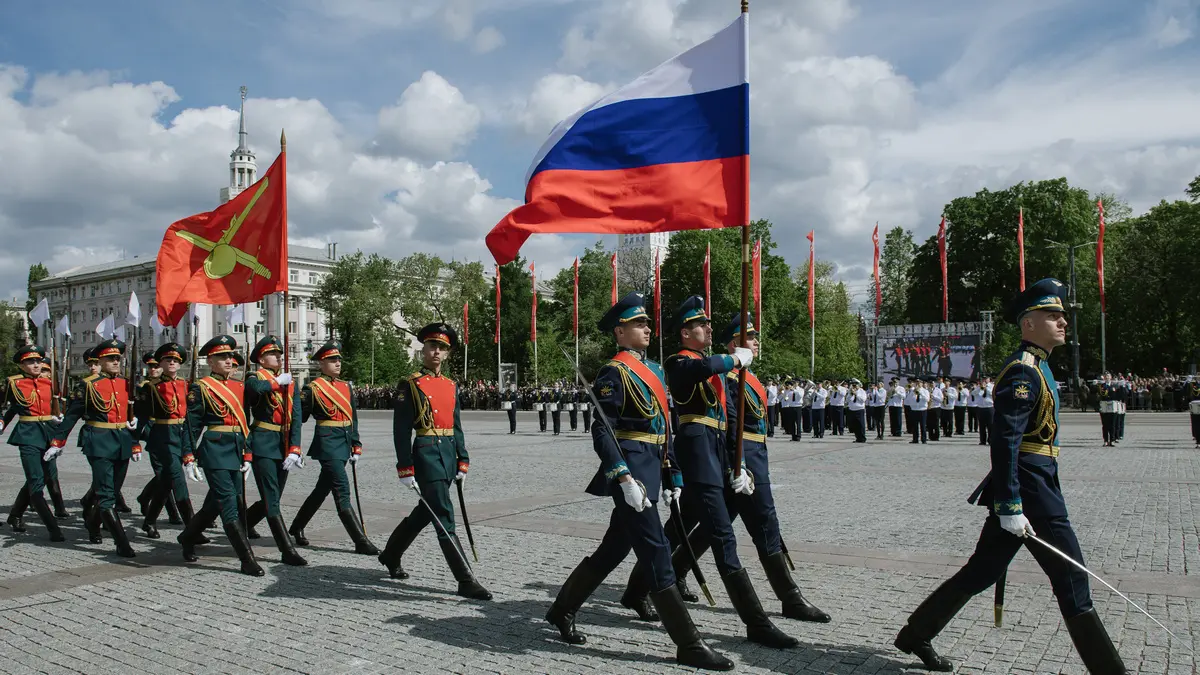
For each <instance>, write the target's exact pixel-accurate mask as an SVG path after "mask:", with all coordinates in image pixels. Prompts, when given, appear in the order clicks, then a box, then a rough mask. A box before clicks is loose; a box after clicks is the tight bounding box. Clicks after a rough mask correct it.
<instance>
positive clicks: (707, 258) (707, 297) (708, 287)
mask: <svg viewBox="0 0 1200 675" xmlns="http://www.w3.org/2000/svg"><path fill="white" fill-rule="evenodd" d="M711 267H712V244H708V245H707V246H706V247H705V249H704V313H705V314H707V315H709V316H710V317H711V316H712V311H713V310H712V279H711V277H710V270H711Z"/></svg>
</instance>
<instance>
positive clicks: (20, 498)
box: [7, 485, 29, 532]
mask: <svg viewBox="0 0 1200 675" xmlns="http://www.w3.org/2000/svg"><path fill="white" fill-rule="evenodd" d="M27 508H29V489H28V488H26V487H25V486H24V485H22V486H21V489H20V490H18V491H17V498H16V499H14V500H13V505H12V508H10V509H9V510H8V521H7V522H8V525H9V527H11V528H12V529H13V532H24V531H25V509H27Z"/></svg>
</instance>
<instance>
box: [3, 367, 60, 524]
mask: <svg viewBox="0 0 1200 675" xmlns="http://www.w3.org/2000/svg"><path fill="white" fill-rule="evenodd" d="M44 356H45V352H44V351H43V350H42V348H41V347H39V346H37V345H28V346H25V347H21V348H20V349H18V350H17V351H16V353H14V354H13V363H16V364H17V365H18V366H20V368H21V374H20V375H13V376H11V377H9V378H8V390H7V391H6V392H5V393H4V405H5V410H4V419H3V421H2V422H0V431H2V430H4V429H7V428H9V426H10V425H12V421H13V418H14V417H16V418H17V423H16V425H15V426H12V432H11V433H10V434H9V436H8V444H9V445H15V446H17V448H18V452H19V453H20V456H21V468H22V469H23V470H24V472H25V485H23V486H22V487H21V490H20V492H18V493H17V499H16V501H14V502H13V507H12V509H10V510H9V513H8V524H9V525H10V526H11V527H12V529H13V531H14V532H24V531H25V522H24V520H23V516H24V513H25V509H26V508H27V507H28V506H29V505H30V504H33V509H34V511H36V512H37V514H38V517H40V518H41V519H42V523H44V524H45V525H46V531H47V532H48V533H49V534H50V541H65V537H63V534H62V531H61V530H60V529H59V527H58V520H57V519H56V518H55V516H54V513H53V512H51V511H50V506H49V505H48V504H47V503H46V496H45V494H43V488H44V487H45V486H46V480H47V478H46V474H47V471H48V470H49V469H50V468H51V466H52V464H53V462H54V457H55V456H56V455H57V454H58V452H59V450H58V449H53V450H52V449H51V448H50V434H51V432H52V431H53V428H54V424H55V423H56V421H57V420H55V418H53V417H51V414H50V413H51V410H50V405H51V403H52V401H53V394H52V393H51V391H52V390H51V384H50V381H49V380H48V379H45V378H43V377H42V376H41V374H42V358H43V357H44ZM55 476H57V472H56V473H55Z"/></svg>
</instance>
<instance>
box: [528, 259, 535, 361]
mask: <svg viewBox="0 0 1200 675" xmlns="http://www.w3.org/2000/svg"><path fill="white" fill-rule="evenodd" d="M529 281H530V283H531V284H532V285H533V309H531V310H530V312H529V341H530V342H537V275H536V274H534V273H533V263H529Z"/></svg>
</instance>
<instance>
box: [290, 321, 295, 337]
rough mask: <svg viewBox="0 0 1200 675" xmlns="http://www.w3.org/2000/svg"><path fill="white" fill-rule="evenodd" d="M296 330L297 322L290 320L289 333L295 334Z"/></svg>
mask: <svg viewBox="0 0 1200 675" xmlns="http://www.w3.org/2000/svg"><path fill="white" fill-rule="evenodd" d="M295 332H296V322H295V321H289V322H288V334H289V335H292V334H295Z"/></svg>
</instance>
